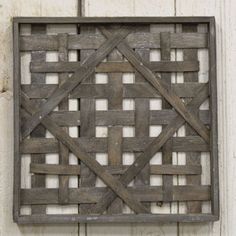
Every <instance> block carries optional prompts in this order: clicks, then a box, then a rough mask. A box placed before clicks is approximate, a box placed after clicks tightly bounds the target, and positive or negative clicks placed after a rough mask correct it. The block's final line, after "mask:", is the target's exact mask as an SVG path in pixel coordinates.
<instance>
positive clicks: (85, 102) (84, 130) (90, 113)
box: [79, 26, 96, 214]
mask: <svg viewBox="0 0 236 236" xmlns="http://www.w3.org/2000/svg"><path fill="white" fill-rule="evenodd" d="M80 33H81V34H84V35H86V34H87V35H88V34H94V33H95V28H94V27H89V26H88V27H86V26H84V27H81V28H80ZM94 52H95V51H94V50H81V51H80V60H81V61H85V60H86V59H87V58H88V57H89V56H91V55H92V54H93V53H94ZM85 82H86V83H89V84H93V83H94V82H95V74H94V73H93V74H92V75H91V76H90V77H89V78H87V79H86V80H85V81H83V82H82V83H85ZM80 111H81V119H80V124H81V125H80V137H95V135H96V130H95V129H96V127H95V99H93V98H81V99H80ZM91 155H92V158H94V159H95V155H94V154H91ZM95 182H96V176H95V174H94V173H93V172H92V171H91V170H90V169H89V168H88V167H87V166H86V165H85V164H84V163H81V176H80V186H81V187H94V186H95ZM79 212H80V213H81V214H86V213H88V205H86V204H85V205H80V207H79Z"/></svg>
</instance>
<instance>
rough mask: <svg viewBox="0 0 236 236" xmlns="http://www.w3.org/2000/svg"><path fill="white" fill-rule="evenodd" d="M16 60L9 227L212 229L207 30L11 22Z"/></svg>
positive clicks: (134, 23)
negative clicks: (208, 225)
mask: <svg viewBox="0 0 236 236" xmlns="http://www.w3.org/2000/svg"><path fill="white" fill-rule="evenodd" d="M14 54H15V56H14V58H15V59H14V68H15V72H14V86H15V88H14V96H15V107H14V109H15V181H14V220H15V221H16V222H18V223H56V222H57V223H69V222H70V223H72V222H163V221H165V222H199V221H215V220H217V219H218V217H219V205H218V194H219V192H218V153H217V111H216V105H217V100H216V72H215V65H216V58H215V31H214V19H213V18H210V17H184V18H181V17H180V18H175V17H167V18H158V17H153V18H142V17H141V18H129V17H127V18H16V19H15V20H14ZM19 160H20V161H19ZM179 205H181V206H182V207H181V211H179V210H178V206H179Z"/></svg>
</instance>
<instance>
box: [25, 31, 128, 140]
mask: <svg viewBox="0 0 236 236" xmlns="http://www.w3.org/2000/svg"><path fill="white" fill-rule="evenodd" d="M129 33H130V27H126V26H124V27H122V28H121V29H120V30H119V31H118V32H117V33H116V34H114V35H113V36H112V37H111V38H109V40H107V41H105V42H104V43H103V44H102V46H101V47H100V48H99V49H98V50H97V51H96V52H94V53H93V54H92V55H91V56H90V57H88V58H87V59H86V60H85V61H84V62H83V63H82V64H81V65H80V67H79V68H78V70H76V71H75V73H74V74H73V75H72V76H71V77H69V78H68V79H67V81H66V82H65V83H63V84H62V85H61V86H60V87H59V88H58V89H57V90H56V91H55V92H54V93H53V94H52V96H51V97H50V98H49V99H48V100H47V102H45V103H44V104H43V105H42V107H41V108H40V110H38V111H35V113H34V114H33V115H32V117H31V118H30V119H28V120H27V121H26V122H25V123H24V124H23V126H22V139H24V138H26V137H27V136H28V135H29V134H30V133H31V131H32V130H33V129H34V128H35V127H36V126H37V125H38V124H39V123H40V120H41V119H42V118H43V117H44V116H46V115H47V114H48V113H49V112H51V111H52V110H53V108H55V107H56V106H57V105H58V104H59V103H60V102H61V101H62V100H63V99H64V98H65V97H66V96H68V94H69V93H70V92H71V91H72V90H73V89H74V88H75V87H76V86H77V85H79V84H80V83H81V81H83V80H85V79H86V78H88V77H89V76H90V75H91V74H92V73H93V72H94V67H95V66H96V65H98V64H99V63H100V62H101V61H102V60H103V59H104V58H105V57H106V56H107V55H108V54H109V53H110V52H111V51H112V50H113V49H114V48H115V47H116V46H117V44H119V43H120V42H121V40H122V39H124V38H125V37H126V36H127V35H128V34H129Z"/></svg>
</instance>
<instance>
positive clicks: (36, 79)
mask: <svg viewBox="0 0 236 236" xmlns="http://www.w3.org/2000/svg"><path fill="white" fill-rule="evenodd" d="M31 33H32V34H37V35H41V34H45V33H46V27H45V25H40V24H39V25H34V26H32V28H31ZM31 60H32V61H33V62H34V61H36V62H37V61H39V62H43V61H45V60H46V52H45V51H35V52H32V53H31ZM31 83H32V84H44V83H45V73H39V74H36V73H32V74H31ZM38 104H40V100H38ZM45 134H46V130H45V128H44V127H43V126H42V125H39V126H38V127H37V128H36V129H35V130H34V131H33V132H32V134H31V137H34V138H36V137H45ZM31 159H32V160H31V162H32V163H38V164H40V163H45V155H44V154H41V153H38V154H32V156H31ZM31 186H32V188H35V187H37V188H39V187H41V188H45V176H42V175H34V176H32V178H31ZM31 212H32V214H45V213H46V206H45V205H40V206H33V207H32V208H31Z"/></svg>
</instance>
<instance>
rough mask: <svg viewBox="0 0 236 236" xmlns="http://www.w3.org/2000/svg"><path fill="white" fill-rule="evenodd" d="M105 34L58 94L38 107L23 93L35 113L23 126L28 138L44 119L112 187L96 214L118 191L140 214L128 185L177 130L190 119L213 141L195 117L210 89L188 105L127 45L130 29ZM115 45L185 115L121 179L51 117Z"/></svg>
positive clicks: (203, 135) (206, 137) (203, 89)
mask: <svg viewBox="0 0 236 236" xmlns="http://www.w3.org/2000/svg"><path fill="white" fill-rule="evenodd" d="M101 31H102V33H103V34H104V35H105V36H106V37H108V40H107V41H106V42H105V43H104V44H103V45H102V46H101V47H100V48H99V49H98V50H97V51H96V52H95V53H93V54H92V55H91V56H90V57H89V58H88V59H87V60H86V61H85V62H83V63H82V65H81V66H80V67H79V69H78V70H77V71H76V72H75V73H74V75H73V76H72V77H71V78H68V80H67V81H66V82H65V83H64V84H63V85H62V86H61V87H60V88H58V89H57V90H56V91H55V92H54V94H53V95H52V96H51V97H50V98H49V99H48V101H47V102H45V103H44V104H43V105H42V106H41V107H40V109H39V110H38V109H37V108H36V106H35V104H33V102H31V101H30V100H29V99H27V97H26V95H24V94H23V93H22V97H21V99H22V105H23V107H24V108H25V109H26V110H27V111H28V112H29V113H30V114H31V115H32V117H31V118H29V119H28V120H27V121H26V122H25V124H24V125H23V127H22V138H25V137H26V136H27V135H29V134H30V132H31V131H32V130H33V129H34V128H35V127H36V126H37V125H38V124H39V123H40V122H41V123H42V124H43V125H44V126H45V127H46V128H47V129H48V130H49V131H50V132H51V133H52V134H53V135H54V136H55V137H56V138H58V139H59V140H60V141H61V142H63V143H64V144H65V145H66V146H67V147H68V148H69V149H70V150H71V151H72V152H73V153H74V154H75V155H76V156H77V157H78V158H79V159H80V160H81V161H82V162H84V163H85V164H86V165H87V166H88V167H89V168H90V169H91V170H92V171H94V172H95V173H96V174H97V175H98V176H99V177H100V178H101V179H102V180H103V181H104V182H105V183H106V184H107V185H108V186H109V187H110V188H111V189H112V190H108V191H107V193H106V194H104V196H103V197H102V198H101V199H100V200H99V202H98V203H97V204H96V206H95V209H94V210H93V212H94V211H95V213H102V212H103V211H104V210H105V209H106V208H107V207H108V206H109V205H110V204H111V202H112V201H113V200H114V199H115V198H116V194H117V195H118V196H119V197H121V198H122V199H123V200H124V201H125V202H126V204H127V205H128V206H130V207H131V208H132V209H133V210H134V211H135V212H136V213H148V212H149V210H148V209H146V208H145V207H144V206H143V205H142V204H141V203H140V202H139V201H138V200H137V199H134V198H133V196H132V194H130V193H129V192H128V190H127V189H126V187H125V186H126V185H127V184H129V182H130V181H131V180H132V179H133V178H134V177H135V176H136V174H138V173H139V172H140V171H141V170H142V168H143V167H145V165H146V164H147V163H148V161H149V160H150V159H151V157H152V156H153V155H154V154H155V153H156V152H157V151H158V150H159V149H160V148H161V147H162V146H163V144H164V143H165V142H166V141H167V140H168V139H169V138H170V137H171V136H173V134H174V133H175V132H176V130H177V129H178V128H179V127H180V126H181V125H182V124H183V123H184V122H185V121H187V122H188V123H189V124H190V125H191V126H192V127H193V128H194V129H195V130H196V131H197V132H198V133H199V134H200V135H201V136H202V137H203V139H205V141H206V142H209V130H208V129H207V128H206V127H205V126H204V125H203V124H202V122H201V121H200V120H199V119H198V118H197V117H195V114H194V112H193V111H194V110H196V109H197V108H198V107H199V106H200V105H201V103H202V102H203V101H204V100H205V99H206V98H207V96H208V91H207V88H206V86H204V87H203V88H202V89H201V90H200V91H198V93H197V97H195V98H194V99H193V100H192V101H191V102H190V103H189V104H188V105H187V107H186V106H185V105H184V104H183V103H182V101H181V99H180V98H179V97H178V96H176V95H175V94H174V93H173V91H172V90H169V89H168V88H167V86H166V85H165V83H163V82H162V81H161V80H160V78H158V77H157V76H156V75H155V74H153V73H152V71H151V70H150V69H149V68H148V67H147V65H145V62H143V61H142V59H141V58H140V57H139V56H138V55H137V54H136V53H135V52H134V51H133V50H132V49H131V48H130V47H129V46H128V45H127V44H126V42H125V41H124V38H125V37H126V36H127V35H128V33H129V31H128V29H127V28H125V27H123V28H121V30H119V32H118V33H116V34H115V35H112V34H111V33H110V32H109V31H107V30H106V29H105V28H101ZM115 47H117V49H118V50H119V51H120V52H121V53H123V55H124V56H125V57H126V58H127V59H128V60H129V61H130V62H131V63H132V64H133V66H134V67H135V68H136V69H137V70H138V71H139V72H140V73H141V74H142V75H143V76H144V77H145V78H146V79H147V80H148V81H149V82H150V83H151V84H152V85H153V86H154V87H155V88H156V89H157V90H158V91H159V93H160V94H161V95H162V96H163V97H164V98H165V99H166V100H167V101H168V102H169V103H170V104H171V105H172V106H173V107H174V108H175V109H176V110H177V111H178V113H179V114H180V115H181V116H182V117H183V118H182V117H181V116H176V118H175V119H174V120H173V121H172V122H171V123H170V124H169V125H168V126H167V127H166V128H165V129H164V130H163V131H162V133H161V134H160V135H159V136H158V137H157V138H156V139H155V140H154V141H153V142H152V143H151V144H150V145H148V147H147V148H146V149H145V151H144V152H143V153H142V154H141V155H140V156H139V157H138V158H137V159H136V161H135V162H134V163H133V165H131V166H130V167H129V168H128V169H127V171H126V172H125V173H124V174H123V175H122V176H121V177H120V179H119V180H117V179H116V178H114V177H113V176H112V175H110V174H109V173H108V172H107V171H106V170H105V169H104V168H103V167H102V166H101V165H100V164H99V163H98V162H97V161H95V160H93V158H91V157H90V156H89V155H88V154H87V153H86V152H85V151H84V150H83V149H82V148H81V147H78V146H77V144H76V143H75V142H74V141H73V139H72V138H71V137H69V135H68V134H67V133H66V132H64V131H63V130H62V129H60V128H59V127H58V126H57V125H56V124H55V122H53V120H52V119H51V117H50V116H47V115H48V114H49V113H50V111H51V110H52V109H53V108H55V107H56V106H57V105H58V104H59V103H60V101H61V100H62V99H63V98H64V97H66V96H67V95H68V94H69V93H70V92H71V91H72V90H73V89H74V88H75V87H76V86H77V85H78V84H79V83H81V81H82V80H84V79H86V78H87V77H89V76H90V75H91V74H92V73H93V71H94V67H95V66H97V65H98V64H99V63H100V62H101V61H102V60H103V59H104V58H105V57H106V55H108V54H109V53H110V52H111V51H112V50H113V49H114V48H115Z"/></svg>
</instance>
